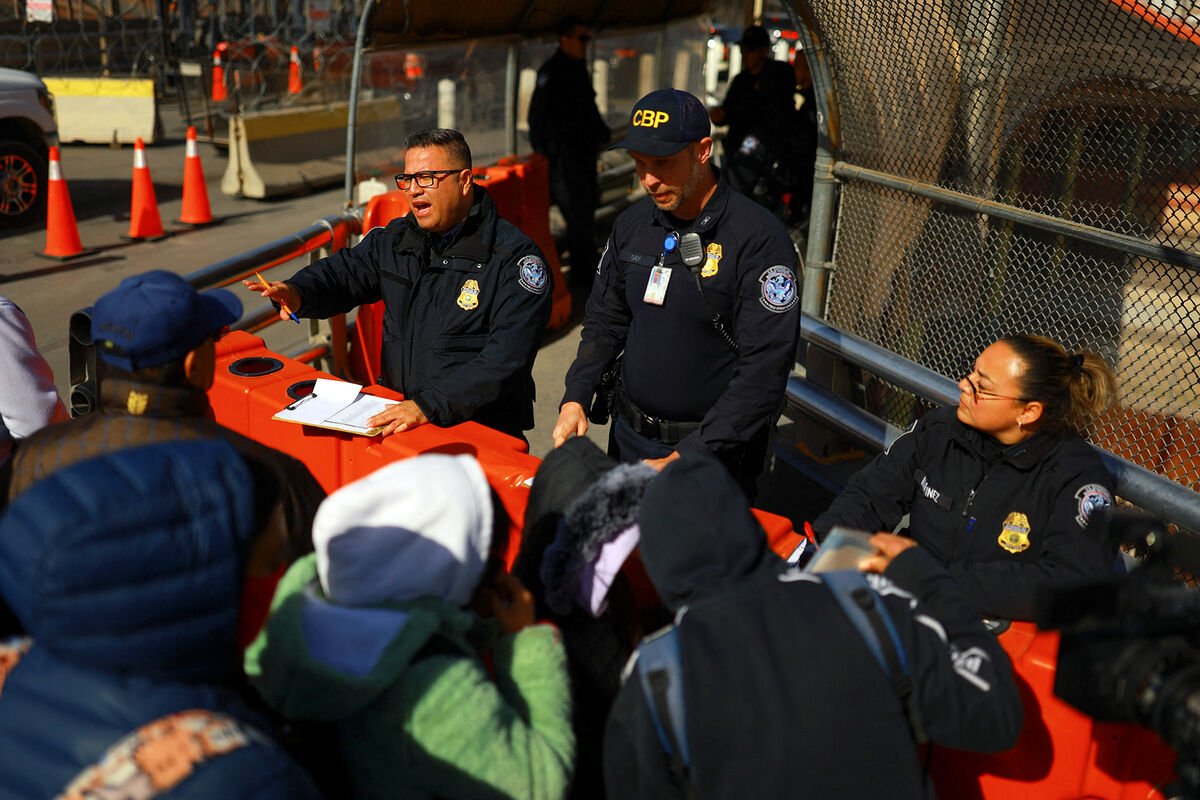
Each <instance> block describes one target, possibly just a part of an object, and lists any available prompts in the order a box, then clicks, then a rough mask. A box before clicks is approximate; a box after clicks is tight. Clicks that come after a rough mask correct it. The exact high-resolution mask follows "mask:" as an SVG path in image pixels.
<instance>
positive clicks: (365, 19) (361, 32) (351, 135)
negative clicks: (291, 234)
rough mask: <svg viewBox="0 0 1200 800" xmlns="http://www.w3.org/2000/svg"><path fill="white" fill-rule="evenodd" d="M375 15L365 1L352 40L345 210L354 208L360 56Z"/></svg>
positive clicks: (372, 2) (370, 0)
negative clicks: (356, 32) (352, 58)
mask: <svg viewBox="0 0 1200 800" xmlns="http://www.w3.org/2000/svg"><path fill="white" fill-rule="evenodd" d="M374 13H375V0H365V2H364V3H363V10H362V15H361V16H360V17H359V18H358V36H357V37H356V38H355V40H354V67H353V70H352V74H351V76H350V110H349V113H348V116H347V119H346V197H345V201H344V203H343V206H344V207H345V208H353V207H354V147H355V144H356V143H357V139H358V92H359V89H361V88H362V56H363V48H364V47H365V46H366V41H367V29H368V28H369V27H370V24H371V17H372V15H373V14H374Z"/></svg>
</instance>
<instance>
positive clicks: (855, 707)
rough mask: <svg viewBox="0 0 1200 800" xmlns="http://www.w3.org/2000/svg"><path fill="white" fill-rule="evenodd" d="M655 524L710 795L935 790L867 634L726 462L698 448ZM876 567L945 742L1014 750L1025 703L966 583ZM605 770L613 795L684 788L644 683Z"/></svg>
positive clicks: (655, 546)
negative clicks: (883, 573)
mask: <svg viewBox="0 0 1200 800" xmlns="http://www.w3.org/2000/svg"><path fill="white" fill-rule="evenodd" d="M640 523H641V553H642V560H643V562H644V563H645V566H646V570H647V572H648V573H649V575H650V578H651V580H652V581H653V582H654V585H655V586H656V588H657V589H658V592H659V594H660V595H661V597H662V598H663V601H664V602H665V603H666V604H667V606H668V607H669V608H671V609H672V610H674V611H676V613H677V618H678V619H679V622H678V623H677V625H678V634H677V635H678V636H679V643H680V650H681V655H682V669H683V683H684V687H683V691H684V698H685V705H686V708H687V714H688V719H687V731H686V735H687V737H688V741H689V742H690V744H691V750H692V760H693V767H692V772H691V779H692V782H693V785H694V786H695V788H696V791H697V795H698V796H699V797H702V798H703V797H813V798H837V797H845V798H861V797H878V796H887V797H889V798H918V797H927V796H929V795H930V794H931V789H930V786H929V783H928V781H927V779H926V777H925V775H924V774H923V773H922V768H921V763H920V760H919V758H918V753H917V748H916V745H915V743H914V739H913V735H912V733H911V730H910V728H909V725H908V721H907V718H906V716H905V711H904V708H903V704H902V702H901V700H900V698H899V697H898V696H897V694H896V693H895V691H894V690H893V688H892V684H891V683H890V681H889V679H888V678H887V676H886V675H885V674H884V672H883V670H882V669H881V668H880V667H879V665H878V663H877V662H876V661H874V659H873V657H872V655H871V653H870V651H869V650H868V646H867V644H866V642H865V641H864V640H863V638H862V635H861V634H860V633H859V631H858V629H857V628H855V627H854V626H853V625H852V624H851V623H850V621H849V620H848V618H846V617H845V616H844V615H843V612H842V611H841V609H840V608H839V607H838V605H837V601H836V600H835V599H834V597H833V595H832V594H830V592H829V590H828V589H827V588H826V587H825V586H824V585H823V584H822V583H820V581H819V579H817V578H816V577H815V576H813V575H811V574H809V573H803V572H800V571H799V570H795V569H786V565H784V564H782V562H780V561H779V560H778V559H776V558H775V557H774V556H773V555H771V554H770V552H769V551H768V550H767V548H766V537H765V534H764V532H763V530H762V529H761V528H760V527H759V525H758V523H757V522H756V521H755V519H754V517H753V516H752V515H751V513H750V510H749V508H748V506H747V504H746V502H745V500H744V498H743V497H742V495H741V494H740V492H739V490H738V487H737V485H736V484H735V483H734V482H733V481H732V479H731V478H730V477H729V476H728V474H727V473H726V472H725V470H724V469H723V468H722V467H721V466H720V465H719V464H718V463H716V462H715V461H712V460H710V459H706V458H698V457H694V456H690V455H684V456H683V458H682V459H680V460H679V461H677V462H675V463H674V464H672V465H670V466H668V467H667V468H666V470H664V471H663V473H662V475H661V476H660V477H659V478H658V479H657V480H656V481H654V482H652V483H651V485H650V487H649V488H648V489H647V491H646V495H645V498H644V499H643V502H642V511H641V519H640ZM876 577H877V576H873V578H872V580H873V586H874V588H875V589H876V590H877V591H878V592H879V593H880V594H881V595H882V596H883V598H884V602H885V603H886V606H887V611H888V613H889V615H890V616H891V618H892V619H893V620H894V621H895V623H896V627H897V628H898V631H899V635H900V637H901V640H902V642H903V644H904V647H905V650H906V652H907V654H908V659H909V663H910V666H911V669H910V673H911V675H912V677H913V679H914V681H915V683H916V686H915V694H916V700H917V705H918V707H919V711H920V714H921V718H922V722H923V724H924V727H925V730H926V732H927V733H928V735H929V737H930V739H932V740H933V741H935V742H938V743H941V744H945V745H947V746H950V747H956V748H960V749H974V750H1001V749H1004V748H1007V747H1009V746H1011V745H1012V743H1013V742H1014V741H1015V740H1016V738H1017V735H1018V732H1019V730H1020V725H1021V702H1020V699H1019V697H1018V695H1017V691H1016V688H1015V686H1014V684H1013V680H1012V674H1011V667H1010V664H1009V662H1008V658H1007V656H1006V655H1005V654H1004V652H1003V651H1002V650H1001V649H1000V648H999V646H998V645H997V644H996V642H995V639H994V638H993V637H992V636H991V635H990V634H988V633H987V631H986V630H985V629H984V628H983V626H982V624H981V623H980V622H979V621H978V619H977V617H976V614H975V611H974V609H973V608H971V607H970V606H969V605H968V604H967V603H966V601H965V599H964V598H963V595H962V592H961V590H959V589H958V588H957V586H956V584H955V582H954V580H953V579H952V578H951V577H950V576H949V574H947V573H946V572H945V571H943V570H941V569H940V568H938V567H937V565H936V564H935V563H934V562H933V560H932V559H930V558H929V557H928V556H927V555H926V554H925V553H923V552H922V551H921V550H920V549H918V548H912V549H911V550H908V551H906V552H904V553H903V554H901V555H900V556H899V557H897V558H896V559H895V560H894V561H893V563H892V566H891V567H890V568H889V570H888V577H889V578H892V579H894V580H895V583H893V582H892V581H891V580H888V579H886V578H881V577H880V578H878V579H877V580H876V579H875V578H876ZM634 668H635V666H634V665H633V664H631V667H630V669H631V670H632V669H634ZM605 779H606V782H607V788H608V792H609V796H610V797H622V798H626V797H656V798H657V797H671V796H681V795H682V792H681V790H680V787H679V786H677V785H675V784H673V782H672V778H671V773H670V771H669V768H668V762H667V758H666V756H665V754H664V751H663V749H662V747H661V745H660V744H659V740H658V737H657V735H656V733H655V730H654V727H653V722H652V720H651V717H650V715H649V713H648V711H647V705H646V702H645V699H644V696H643V694H642V689H641V686H640V685H639V682H638V681H637V680H636V677H633V678H627V680H626V683H625V685H624V686H623V687H622V688H621V692H620V694H619V695H618V696H617V701H616V703H615V705H614V708H613V713H612V715H611V716H610V718H609V722H608V729H607V731H606V736H605Z"/></svg>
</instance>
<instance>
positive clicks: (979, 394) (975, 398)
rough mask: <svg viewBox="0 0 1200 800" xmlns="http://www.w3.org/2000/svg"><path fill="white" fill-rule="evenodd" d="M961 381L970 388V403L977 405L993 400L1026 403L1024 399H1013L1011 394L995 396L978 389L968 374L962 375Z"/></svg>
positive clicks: (993, 393)
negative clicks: (981, 401)
mask: <svg viewBox="0 0 1200 800" xmlns="http://www.w3.org/2000/svg"><path fill="white" fill-rule="evenodd" d="M962 379H963V380H964V381H966V382H967V386H970V387H971V402H973V403H978V402H979V401H980V400H995V399H997V398H1003V399H1005V400H1017V401H1019V402H1022V403H1024V402H1026V400H1025V398H1024V397H1015V396H1013V395H1011V394H997V393H996V392H989V391H987V390H986V389H980V388H979V387H978V386H976V385H975V381H973V380H971V374H970V373H967V374H966V375H963V376H962Z"/></svg>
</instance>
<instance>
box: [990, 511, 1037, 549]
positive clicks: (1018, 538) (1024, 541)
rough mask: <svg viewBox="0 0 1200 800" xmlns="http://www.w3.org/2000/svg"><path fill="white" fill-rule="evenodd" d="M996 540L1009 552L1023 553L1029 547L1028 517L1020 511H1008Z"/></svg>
mask: <svg viewBox="0 0 1200 800" xmlns="http://www.w3.org/2000/svg"><path fill="white" fill-rule="evenodd" d="M996 541H997V542H999V543H1000V546H1001V547H1003V548H1004V549H1005V550H1007V551H1008V552H1010V553H1013V554H1016V553H1024V552H1025V551H1026V550H1028V549H1029V517H1027V516H1025V515H1024V514H1022V513H1021V512H1020V511H1012V512H1009V515H1008V516H1007V517H1005V518H1004V525H1003V526H1002V527H1001V529H1000V536H999V537H998V538H997V539H996Z"/></svg>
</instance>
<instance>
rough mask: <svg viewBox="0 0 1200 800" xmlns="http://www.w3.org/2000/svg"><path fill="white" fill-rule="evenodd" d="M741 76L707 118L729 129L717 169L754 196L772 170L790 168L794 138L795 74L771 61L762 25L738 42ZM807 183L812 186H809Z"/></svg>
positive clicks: (768, 40)
mask: <svg viewBox="0 0 1200 800" xmlns="http://www.w3.org/2000/svg"><path fill="white" fill-rule="evenodd" d="M738 47H740V48H741V49H742V71H741V72H739V73H738V74H737V76H736V77H734V79H733V81H731V82H730V84H729V91H727V92H726V93H725V102H723V103H722V104H721V105H719V106H717V107H716V108H714V109H712V110H711V111H710V112H709V115H710V116H711V117H712V121H713V122H714V123H716V124H717V125H728V126H729V132H728V134H727V135H726V136H725V146H724V148H725V156H724V161H722V167H723V168H724V170H725V175H726V178H727V179H728V180H729V183H730V184H731V185H732V186H733V188H734V189H736V190H737V191H739V192H741V193H743V194H745V195H751V196H753V195H754V194H755V185H756V184H757V183H758V182H759V180H760V179H762V180H766V179H768V178H769V173H770V172H771V170H772V169H773V168H778V167H776V166H775V165H776V164H779V166H784V164H785V163H786V164H787V165H788V166H790V163H789V160H790V158H791V156H792V150H794V149H795V144H794V142H793V139H794V138H796V137H797V136H799V135H800V134H799V127H800V118H799V115H798V114H797V113H796V73H795V70H794V69H793V68H792V66H791V65H790V64H788V63H786V62H783V61H776V60H774V59H773V58H771V36H770V34H768V33H767V31H766V29H765V28H763V27H762V26H761V25H750V26H748V27H747V28H746V30H745V31H743V33H742V38H741V40H740V41H739V42H738ZM810 182H811V180H810Z"/></svg>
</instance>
